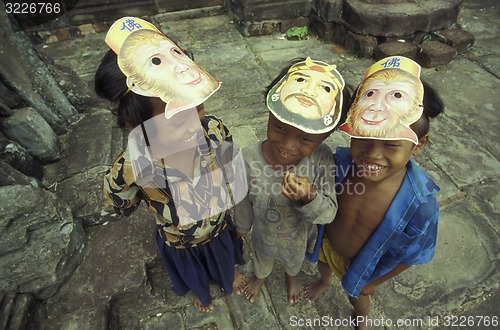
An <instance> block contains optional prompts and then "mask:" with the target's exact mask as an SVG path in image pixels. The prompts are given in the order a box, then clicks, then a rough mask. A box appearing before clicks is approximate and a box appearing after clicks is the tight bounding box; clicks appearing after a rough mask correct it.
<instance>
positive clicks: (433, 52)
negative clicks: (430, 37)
mask: <svg viewBox="0 0 500 330" xmlns="http://www.w3.org/2000/svg"><path fill="white" fill-rule="evenodd" d="M456 52H457V51H456V50H455V48H453V47H450V46H448V45H446V44H443V43H442V42H439V41H429V42H426V43H423V44H421V45H419V46H418V52H417V62H418V63H419V64H420V65H421V66H423V67H426V68H433V67H436V66H439V65H444V64H448V63H450V61H451V60H452V59H453V56H455V54H456Z"/></svg>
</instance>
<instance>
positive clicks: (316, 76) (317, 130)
mask: <svg viewBox="0 0 500 330" xmlns="http://www.w3.org/2000/svg"><path fill="white" fill-rule="evenodd" d="M344 86H345V83H344V78H343V77H342V75H341V74H340V73H339V72H338V71H337V69H336V66H335V65H329V64H327V63H325V62H321V61H316V60H312V59H311V58H309V57H308V58H306V60H305V61H302V62H298V63H296V64H294V65H292V66H291V67H290V69H289V70H288V72H287V74H286V75H285V76H284V77H283V78H281V80H280V81H278V82H277V83H276V84H275V85H274V86H273V87H271V89H270V91H269V93H268V94H267V98H266V101H267V107H268V108H269V110H270V111H271V112H272V113H273V114H274V115H275V116H276V118H278V119H279V120H280V121H282V122H284V123H286V124H288V125H291V126H294V127H296V128H298V129H300V130H302V131H304V132H306V133H311V134H321V133H326V132H329V131H331V130H333V129H334V128H335V126H336V125H337V124H338V122H339V120H340V116H341V113H342V90H343V89H344Z"/></svg>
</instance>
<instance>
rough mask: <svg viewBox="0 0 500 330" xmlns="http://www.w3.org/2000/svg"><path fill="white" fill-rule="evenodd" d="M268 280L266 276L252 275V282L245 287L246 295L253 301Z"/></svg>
mask: <svg viewBox="0 0 500 330" xmlns="http://www.w3.org/2000/svg"><path fill="white" fill-rule="evenodd" d="M264 282H266V279H265V278H258V277H255V276H254V277H252V279H251V280H250V282H248V283H247V284H246V285H245V287H244V292H245V297H247V299H248V300H249V301H250V302H251V303H253V302H254V301H255V299H256V298H257V296H258V295H259V292H260V289H262V286H263V285H264Z"/></svg>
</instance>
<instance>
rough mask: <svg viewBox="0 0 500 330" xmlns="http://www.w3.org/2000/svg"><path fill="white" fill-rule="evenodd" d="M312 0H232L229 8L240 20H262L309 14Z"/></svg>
mask: <svg viewBox="0 0 500 330" xmlns="http://www.w3.org/2000/svg"><path fill="white" fill-rule="evenodd" d="M311 2H312V0H292V1H284V0H281V1H266V0H230V1H229V10H230V11H231V12H232V15H233V16H234V17H235V19H236V20H238V21H240V22H259V21H260V22H262V21H267V20H282V19H287V18H296V17H301V16H304V17H306V16H309V12H310V10H311Z"/></svg>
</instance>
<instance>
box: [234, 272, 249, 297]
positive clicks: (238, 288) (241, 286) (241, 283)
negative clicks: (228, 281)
mask: <svg viewBox="0 0 500 330" xmlns="http://www.w3.org/2000/svg"><path fill="white" fill-rule="evenodd" d="M246 284H247V280H246V279H245V277H244V276H243V274H241V273H240V272H237V271H234V281H233V292H234V293H236V294H237V295H240V294H241V292H242V291H244V290H245V285H246Z"/></svg>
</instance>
